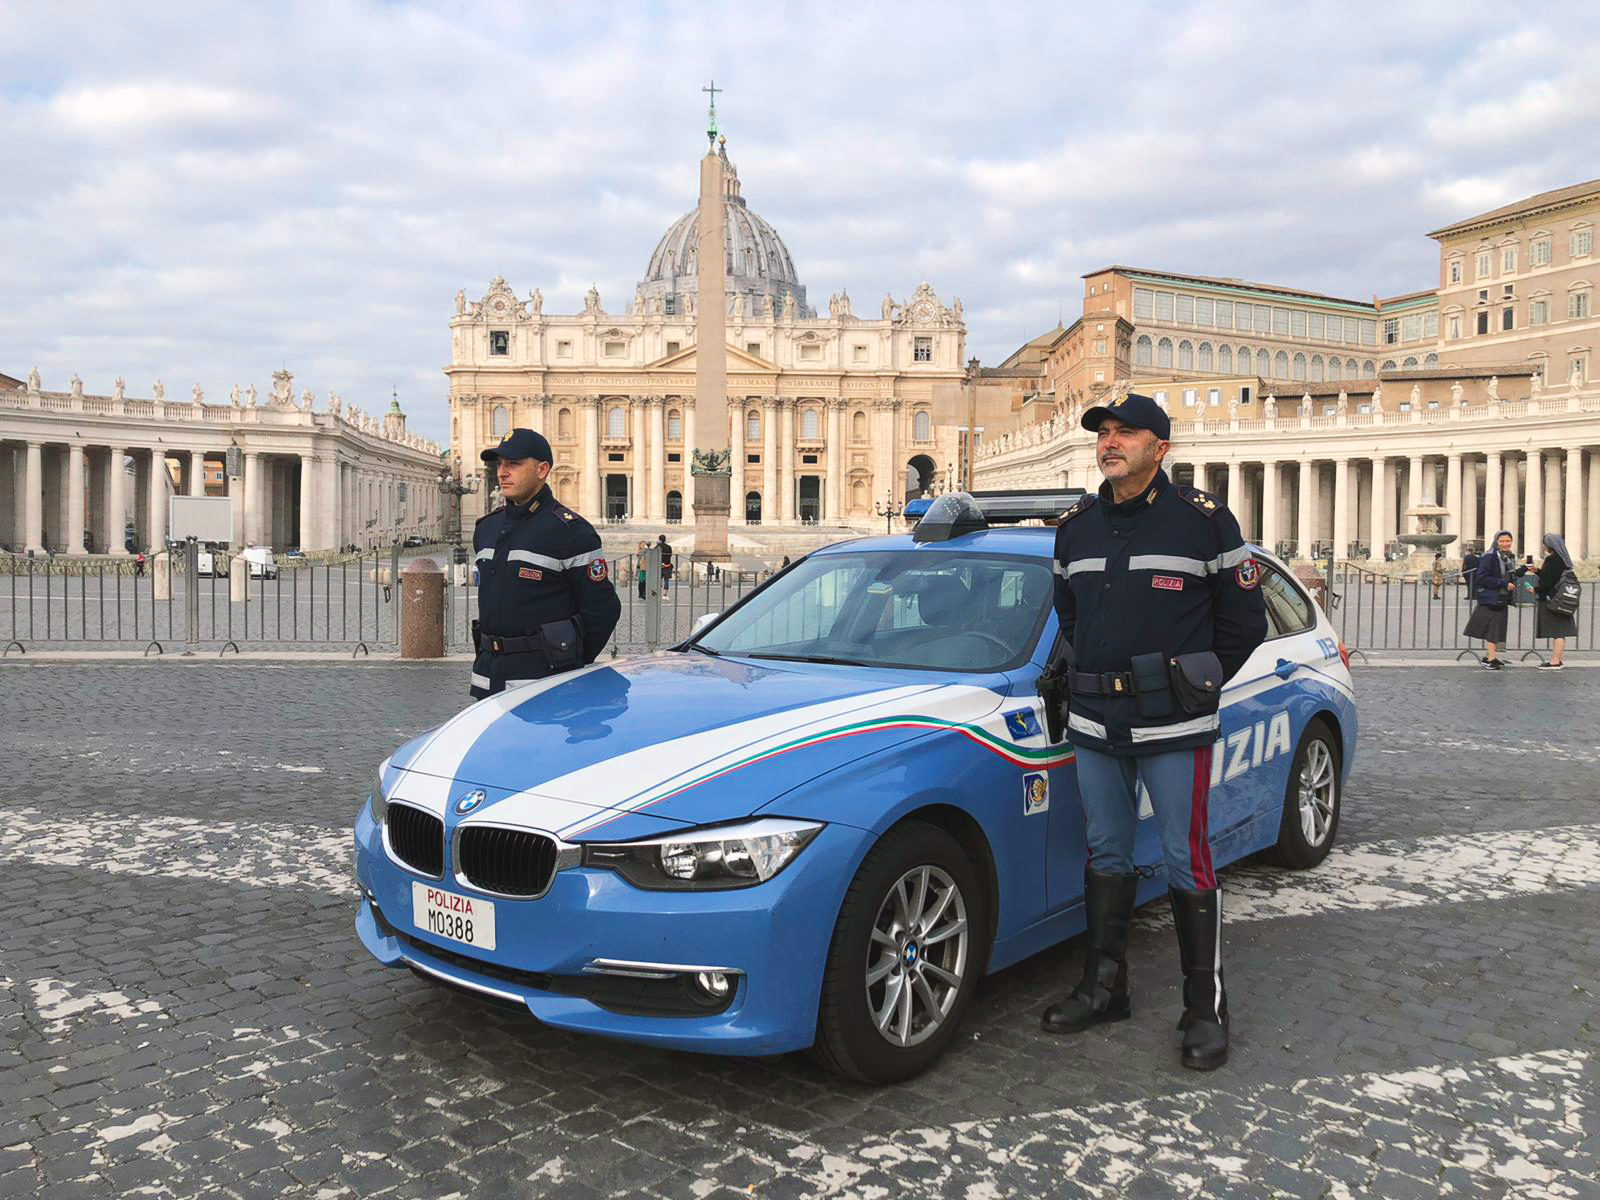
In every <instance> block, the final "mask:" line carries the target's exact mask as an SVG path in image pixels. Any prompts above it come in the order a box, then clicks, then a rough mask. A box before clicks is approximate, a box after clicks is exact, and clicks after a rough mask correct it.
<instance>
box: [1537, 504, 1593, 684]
mask: <svg viewBox="0 0 1600 1200" xmlns="http://www.w3.org/2000/svg"><path fill="white" fill-rule="evenodd" d="M1544 548H1545V549H1546V550H1548V551H1549V553H1548V554H1546V555H1545V559H1544V562H1543V563H1542V564H1541V565H1540V567H1539V578H1538V581H1537V582H1536V583H1535V584H1534V586H1533V594H1534V595H1535V596H1537V597H1538V599H1539V607H1538V610H1537V614H1536V616H1535V617H1534V622H1533V636H1534V637H1536V638H1549V639H1550V661H1549V662H1544V663H1540V664H1539V669H1540V670H1541V671H1559V670H1561V668H1562V662H1561V659H1562V656H1563V654H1564V653H1565V651H1566V649H1567V639H1568V638H1569V637H1577V636H1578V599H1579V597H1580V596H1581V595H1582V594H1583V586H1582V585H1581V584H1580V583H1579V582H1578V576H1577V573H1576V572H1575V571H1574V570H1573V569H1572V555H1571V554H1569V553H1567V543H1566V542H1565V541H1564V540H1563V539H1562V537H1561V535H1560V534H1559V533H1547V534H1545V535H1544Z"/></svg>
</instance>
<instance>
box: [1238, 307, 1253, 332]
mask: <svg viewBox="0 0 1600 1200" xmlns="http://www.w3.org/2000/svg"><path fill="white" fill-rule="evenodd" d="M1252 311H1254V310H1253V309H1251V307H1250V306H1249V305H1248V304H1235V305H1234V306H1233V327H1234V328H1235V329H1237V330H1238V331H1239V332H1240V333H1248V332H1249V331H1250V314H1251V312H1252Z"/></svg>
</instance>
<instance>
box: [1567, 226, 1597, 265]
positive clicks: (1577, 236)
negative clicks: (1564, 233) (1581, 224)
mask: <svg viewBox="0 0 1600 1200" xmlns="http://www.w3.org/2000/svg"><path fill="white" fill-rule="evenodd" d="M1593 248H1594V233H1593V231H1592V230H1588V229H1580V230H1577V231H1575V232H1574V233H1573V235H1572V239H1571V248H1570V250H1569V253H1570V254H1571V255H1572V257H1573V258H1583V257H1585V256H1586V255H1588V253H1589V251H1590V250H1592V249H1593Z"/></svg>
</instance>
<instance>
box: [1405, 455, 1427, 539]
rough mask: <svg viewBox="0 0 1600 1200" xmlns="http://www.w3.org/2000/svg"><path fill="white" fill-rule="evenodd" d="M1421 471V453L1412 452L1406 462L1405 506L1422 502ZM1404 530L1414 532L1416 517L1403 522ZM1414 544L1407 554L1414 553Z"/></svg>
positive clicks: (1410, 507) (1411, 506)
mask: <svg viewBox="0 0 1600 1200" xmlns="http://www.w3.org/2000/svg"><path fill="white" fill-rule="evenodd" d="M1422 471H1423V461H1422V457H1421V455H1417V454H1413V455H1412V456H1411V460H1410V461H1409V462H1408V463H1407V464H1406V508H1408V509H1412V508H1416V507H1417V506H1418V505H1419V504H1421V503H1422ZM1404 528H1405V532H1407V533H1415V532H1416V531H1417V529H1418V524H1417V518H1416V517H1410V518H1408V519H1407V520H1406V522H1405V524H1404ZM1416 550H1417V548H1416V547H1415V546H1411V547H1408V548H1407V550H1406V553H1407V554H1415V553H1416Z"/></svg>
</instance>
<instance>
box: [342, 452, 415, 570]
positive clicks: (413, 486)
mask: <svg viewBox="0 0 1600 1200" xmlns="http://www.w3.org/2000/svg"><path fill="white" fill-rule="evenodd" d="M312 462H313V463H314V464H315V465H316V496H317V521H316V524H315V525H313V526H312V527H311V528H312V534H311V536H312V539H313V541H312V545H313V546H314V547H315V548H316V549H318V550H337V549H338V548H339V545H340V544H341V543H340V542H339V533H340V525H341V521H340V512H339V509H340V494H341V489H340V487H339V460H338V458H337V456H336V455H330V456H328V457H326V458H324V457H323V456H322V455H320V454H319V455H317V456H316V457H315V458H314V459H312ZM437 486H438V485H437V484H435V483H434V482H433V481H432V480H427V481H423V482H417V481H413V482H412V484H411V487H412V489H413V490H416V489H418V488H428V489H429V490H428V491H423V492H419V493H418V496H417V506H418V509H419V510H420V511H421V512H422V513H423V514H425V515H427V516H430V517H431V516H432V515H433V514H434V511H435V510H434V508H433V505H432V503H431V501H432V499H433V498H434V497H436V496H437V495H438V491H437ZM437 528H438V522H437V521H434V522H432V523H430V525H429V527H428V529H427V531H426V532H427V533H428V535H429V536H430V537H432V536H433V534H434V532H435V530H436V529H437Z"/></svg>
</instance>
